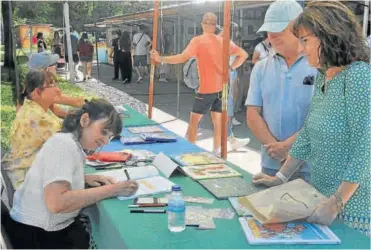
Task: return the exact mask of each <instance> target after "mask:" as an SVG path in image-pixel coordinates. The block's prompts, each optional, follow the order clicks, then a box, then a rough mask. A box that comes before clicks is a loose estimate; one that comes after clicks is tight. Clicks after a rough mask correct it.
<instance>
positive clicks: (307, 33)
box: [253, 1, 371, 236]
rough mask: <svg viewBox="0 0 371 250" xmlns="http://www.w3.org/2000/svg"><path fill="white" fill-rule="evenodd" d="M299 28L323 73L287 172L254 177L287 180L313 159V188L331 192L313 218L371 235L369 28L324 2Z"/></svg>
mask: <svg viewBox="0 0 371 250" xmlns="http://www.w3.org/2000/svg"><path fill="white" fill-rule="evenodd" d="M293 32H294V34H295V35H296V36H297V37H298V38H299V39H300V41H301V42H302V45H303V49H304V53H305V54H306V56H307V58H308V62H309V63H310V64H311V66H313V67H316V68H318V69H319V71H320V73H319V75H318V76H317V79H316V80H315V91H314V97H313V99H312V104H311V107H310V110H309V113H308V116H307V118H306V121H305V123H304V126H303V128H302V129H301V131H300V132H299V135H298V137H297V139H296V141H295V143H294V145H293V147H292V149H291V151H290V153H289V157H288V158H287V161H286V162H285V164H284V165H283V166H282V168H281V169H280V171H279V172H278V173H277V175H276V176H275V177H270V176H266V175H264V174H258V175H256V176H254V179H253V182H254V183H255V184H264V185H267V186H274V185H279V184H282V183H284V182H286V181H287V180H288V179H289V178H290V176H291V175H292V174H293V173H294V172H295V171H296V170H297V169H298V167H299V166H300V165H301V163H302V162H303V161H308V162H309V163H310V165H311V183H312V185H313V186H314V187H316V188H317V189H318V190H319V191H320V192H321V193H323V194H324V195H326V196H327V197H329V198H328V199H327V200H326V201H324V202H323V203H322V204H320V205H319V206H317V208H316V210H315V211H314V212H313V214H312V215H311V216H310V217H309V218H308V221H310V222H315V223H321V224H325V225H330V224H331V223H332V221H333V220H334V219H335V218H336V217H337V218H338V219H341V220H343V221H344V223H345V224H347V225H348V226H350V227H352V228H355V229H357V230H359V231H361V232H362V233H365V234H366V235H368V236H370V179H371V171H370V165H371V159H370V153H371V77H370V75H371V68H370V65H369V64H368V61H369V53H370V50H369V48H368V47H367V46H366V43H365V39H364V38H363V36H362V28H361V26H360V25H359V24H358V21H357V19H356V17H355V16H354V15H353V13H352V12H351V11H350V10H349V9H348V8H347V7H346V6H345V5H343V4H341V3H339V2H335V1H334V2H322V1H318V2H312V3H309V4H308V5H307V7H306V8H305V10H304V12H303V13H302V14H301V15H300V16H299V17H298V18H297V19H296V20H295V21H294V24H293Z"/></svg>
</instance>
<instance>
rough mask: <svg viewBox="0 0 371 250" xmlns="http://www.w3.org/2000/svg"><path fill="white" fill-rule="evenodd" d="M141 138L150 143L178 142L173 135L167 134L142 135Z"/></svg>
mask: <svg viewBox="0 0 371 250" xmlns="http://www.w3.org/2000/svg"><path fill="white" fill-rule="evenodd" d="M140 137H141V138H142V139H143V140H145V141H150V142H176V141H177V139H176V137H175V136H173V135H169V134H166V133H141V134H140Z"/></svg>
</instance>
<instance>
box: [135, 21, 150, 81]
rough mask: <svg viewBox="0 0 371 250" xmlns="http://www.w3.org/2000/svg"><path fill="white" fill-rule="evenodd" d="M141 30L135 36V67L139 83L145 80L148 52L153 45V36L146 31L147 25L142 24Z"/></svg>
mask: <svg viewBox="0 0 371 250" xmlns="http://www.w3.org/2000/svg"><path fill="white" fill-rule="evenodd" d="M139 28H140V32H139V33H136V34H135V35H134V36H133V48H134V69H135V71H136V73H137V75H138V80H137V83H140V82H141V81H142V80H143V76H144V72H147V54H148V48H150V47H151V45H152V42H151V38H150V37H149V36H148V35H147V34H146V33H145V30H146V27H145V26H143V25H141V26H140V27H139Z"/></svg>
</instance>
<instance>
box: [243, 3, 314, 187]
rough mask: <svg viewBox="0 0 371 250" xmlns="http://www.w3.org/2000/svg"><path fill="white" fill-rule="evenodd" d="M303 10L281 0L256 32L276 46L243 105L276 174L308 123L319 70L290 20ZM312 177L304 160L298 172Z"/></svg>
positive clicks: (266, 167)
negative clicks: (310, 59)
mask: <svg viewBox="0 0 371 250" xmlns="http://www.w3.org/2000/svg"><path fill="white" fill-rule="evenodd" d="M302 11H303V9H302V7H301V6H300V5H299V4H298V3H297V2H296V1H295V0H277V1H275V2H274V3H272V4H271V5H270V6H269V8H268V10H267V12H266V15H265V19H264V24H263V25H262V26H261V27H260V29H259V30H258V32H261V31H266V32H267V33H268V38H269V41H270V43H271V44H272V47H273V49H274V50H275V54H274V55H270V56H268V57H266V58H264V59H262V60H260V61H259V62H258V63H256V64H255V66H254V69H253V71H252V73H251V77H250V89H249V93H248V96H247V99H246V103H245V105H246V106H247V111H246V122H247V125H248V127H249V128H250V129H251V131H252V133H253V134H254V135H255V136H256V137H257V138H258V140H259V141H260V142H261V144H262V146H261V155H262V162H261V166H262V172H263V173H264V174H267V175H271V176H274V175H276V173H277V172H278V170H279V169H280V167H281V166H282V163H283V162H284V160H285V158H286V156H287V153H288V151H289V149H290V148H291V146H292V144H293V142H294V141H295V139H296V135H297V132H298V131H299V130H300V128H301V127H302V126H303V124H304V120H305V117H306V115H307V113H308V109H309V105H310V103H311V99H312V95H313V90H314V87H313V83H314V77H315V76H316V74H317V71H316V69H314V68H311V67H310V66H309V64H308V61H307V59H306V57H305V56H304V55H303V54H302V50H303V47H302V46H301V44H300V42H299V40H298V39H297V38H296V37H295V36H294V35H293V33H292V31H291V22H292V21H293V20H294V19H295V18H296V17H298V16H299V14H300V13H301V12H302ZM298 177H301V178H303V179H304V180H307V181H309V179H310V174H309V166H308V164H305V165H304V166H303V167H302V168H301V172H298V174H297V175H296V176H293V177H292V178H298Z"/></svg>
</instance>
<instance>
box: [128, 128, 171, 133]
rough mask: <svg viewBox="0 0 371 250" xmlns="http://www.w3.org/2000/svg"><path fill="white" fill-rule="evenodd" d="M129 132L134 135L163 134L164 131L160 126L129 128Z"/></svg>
mask: <svg viewBox="0 0 371 250" xmlns="http://www.w3.org/2000/svg"><path fill="white" fill-rule="evenodd" d="M128 131H129V132H131V133H132V134H141V133H163V132H164V130H163V129H162V128H161V127H160V126H141V127H129V128H128Z"/></svg>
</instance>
